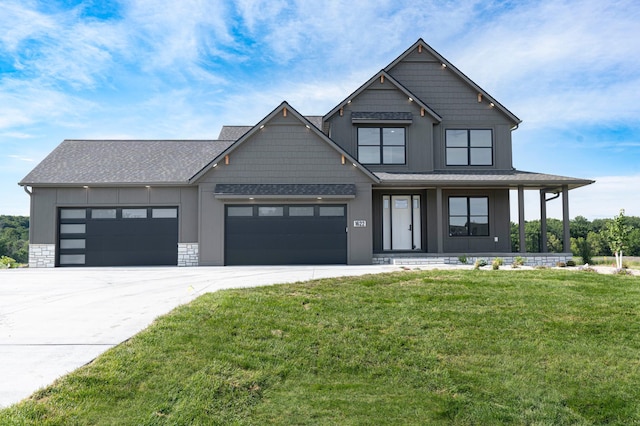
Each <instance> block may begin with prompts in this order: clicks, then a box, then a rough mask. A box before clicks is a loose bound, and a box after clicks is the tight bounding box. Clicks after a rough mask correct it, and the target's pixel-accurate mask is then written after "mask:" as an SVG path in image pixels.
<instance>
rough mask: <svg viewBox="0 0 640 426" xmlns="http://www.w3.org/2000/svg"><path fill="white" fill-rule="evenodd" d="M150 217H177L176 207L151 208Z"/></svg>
mask: <svg viewBox="0 0 640 426" xmlns="http://www.w3.org/2000/svg"><path fill="white" fill-rule="evenodd" d="M151 217H152V218H154V219H175V218H177V217H178V209H152V210H151Z"/></svg>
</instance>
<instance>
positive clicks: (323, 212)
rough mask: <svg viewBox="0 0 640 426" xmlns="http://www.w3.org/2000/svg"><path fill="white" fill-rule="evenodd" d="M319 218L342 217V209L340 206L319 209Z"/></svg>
mask: <svg viewBox="0 0 640 426" xmlns="http://www.w3.org/2000/svg"><path fill="white" fill-rule="evenodd" d="M320 216H344V207H342V206H331V207H324V206H323V207H320Z"/></svg>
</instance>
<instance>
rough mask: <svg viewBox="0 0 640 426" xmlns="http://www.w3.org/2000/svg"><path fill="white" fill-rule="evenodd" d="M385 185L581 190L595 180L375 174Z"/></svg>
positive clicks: (484, 173) (500, 173)
mask: <svg viewBox="0 0 640 426" xmlns="http://www.w3.org/2000/svg"><path fill="white" fill-rule="evenodd" d="M374 174H375V175H376V176H377V177H378V178H379V179H380V181H381V185H384V184H416V185H438V186H440V185H451V186H475V185H478V186H509V187H516V186H518V185H523V186H533V187H545V188H549V187H554V186H562V185H568V186H569V188H571V189H573V188H579V187H581V186H584V185H589V184H590V183H593V181H591V180H588V179H578V178H573V177H568V176H558V175H551V174H546V173H534V172H525V171H522V170H479V171H459V170H456V171H453V170H448V171H446V172H429V173H387V172H376V173H374Z"/></svg>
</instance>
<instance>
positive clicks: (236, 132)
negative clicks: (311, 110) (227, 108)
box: [218, 115, 322, 141]
mask: <svg viewBox="0 0 640 426" xmlns="http://www.w3.org/2000/svg"><path fill="white" fill-rule="evenodd" d="M304 118H306V119H307V120H309V122H310V123H311V124H313V125H314V126H316V127H317V128H318V129H320V130H322V116H321V115H307V116H305V117H304ZM251 129H253V126H222V129H220V134H219V135H218V139H219V140H221V141H237V140H238V139H240V138H241V137H242V136H243V135H244V134H245V133H247V132H248V131H249V130H251Z"/></svg>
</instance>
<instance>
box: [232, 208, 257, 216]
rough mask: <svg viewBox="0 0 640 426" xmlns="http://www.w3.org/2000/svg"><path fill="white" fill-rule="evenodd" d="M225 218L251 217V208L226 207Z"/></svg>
mask: <svg viewBox="0 0 640 426" xmlns="http://www.w3.org/2000/svg"><path fill="white" fill-rule="evenodd" d="M227 216H230V217H240V216H253V207H251V206H248V207H227Z"/></svg>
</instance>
